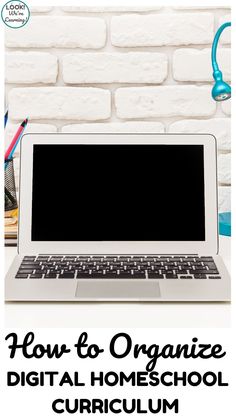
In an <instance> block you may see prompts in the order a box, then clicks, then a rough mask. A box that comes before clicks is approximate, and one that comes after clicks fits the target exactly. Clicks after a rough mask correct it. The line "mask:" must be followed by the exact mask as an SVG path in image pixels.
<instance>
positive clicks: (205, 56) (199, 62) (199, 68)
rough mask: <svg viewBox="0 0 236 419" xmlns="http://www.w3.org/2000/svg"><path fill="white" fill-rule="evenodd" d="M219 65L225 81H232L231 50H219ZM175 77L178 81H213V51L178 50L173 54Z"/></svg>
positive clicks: (208, 49)
mask: <svg viewBox="0 0 236 419" xmlns="http://www.w3.org/2000/svg"><path fill="white" fill-rule="evenodd" d="M217 59H218V63H219V66H220V69H221V71H223V74H224V80H230V65H231V63H230V49H229V48H219V51H218V54H217ZM173 77H174V79H175V80H177V81H196V82H197V81H202V82H205V81H210V82H212V81H213V76H212V66H211V49H210V48H207V49H203V50H197V49H193V48H181V49H177V50H176V51H175V52H174V54H173Z"/></svg>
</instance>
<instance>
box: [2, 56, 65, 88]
mask: <svg viewBox="0 0 236 419" xmlns="http://www.w3.org/2000/svg"><path fill="white" fill-rule="evenodd" d="M57 74H58V65H57V57H56V56H55V55H53V54H49V53H44V52H20V51H16V52H12V53H11V52H10V53H8V54H6V59H5V77H6V82H7V83H22V84H24V83H25V84H32V83H56V80H57Z"/></svg>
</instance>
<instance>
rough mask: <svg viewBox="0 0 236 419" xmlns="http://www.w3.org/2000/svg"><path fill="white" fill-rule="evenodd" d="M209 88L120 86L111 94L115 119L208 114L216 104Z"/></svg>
mask: <svg viewBox="0 0 236 419" xmlns="http://www.w3.org/2000/svg"><path fill="white" fill-rule="evenodd" d="M210 91H211V89H210V87H208V86H203V87H196V86H161V87H131V88H120V89H118V90H117V91H116V94H115V103H116V109H117V116H118V117H119V118H124V119H130V118H155V117H171V116H210V115H212V114H213V113H214V112H215V108H216V105H215V103H214V102H213V100H212V99H211V96H210Z"/></svg>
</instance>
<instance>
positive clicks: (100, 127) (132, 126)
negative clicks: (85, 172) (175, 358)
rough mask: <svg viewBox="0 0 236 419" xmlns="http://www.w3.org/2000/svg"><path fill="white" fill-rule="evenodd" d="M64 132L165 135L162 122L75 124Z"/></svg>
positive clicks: (66, 127) (68, 126)
mask: <svg viewBox="0 0 236 419" xmlns="http://www.w3.org/2000/svg"><path fill="white" fill-rule="evenodd" d="M62 132H130V133H132V132H137V133H139V132H152V133H155V132H157V133H163V132H165V127H164V125H163V124H162V123H160V122H141V121H137V122H122V123H119V122H110V123H99V124H97V123H93V124H73V125H65V126H64V127H62Z"/></svg>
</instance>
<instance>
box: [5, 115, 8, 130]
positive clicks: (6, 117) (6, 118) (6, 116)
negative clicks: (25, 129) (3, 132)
mask: <svg viewBox="0 0 236 419" xmlns="http://www.w3.org/2000/svg"><path fill="white" fill-rule="evenodd" d="M7 120H8V111H6V113H5V116H4V128H6V125H7Z"/></svg>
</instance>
